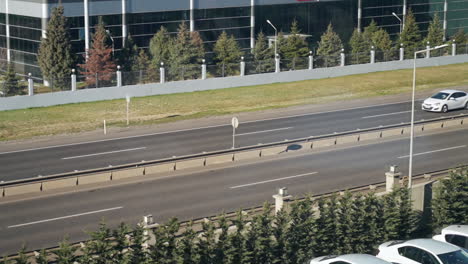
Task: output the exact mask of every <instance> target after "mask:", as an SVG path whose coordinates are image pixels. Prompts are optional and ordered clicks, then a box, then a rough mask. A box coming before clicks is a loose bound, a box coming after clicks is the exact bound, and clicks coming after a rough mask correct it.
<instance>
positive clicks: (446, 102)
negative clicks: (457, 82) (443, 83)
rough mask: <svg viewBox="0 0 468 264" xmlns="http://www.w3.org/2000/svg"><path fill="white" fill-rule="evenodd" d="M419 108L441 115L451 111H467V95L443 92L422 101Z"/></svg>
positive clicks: (461, 92)
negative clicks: (464, 109)
mask: <svg viewBox="0 0 468 264" xmlns="http://www.w3.org/2000/svg"><path fill="white" fill-rule="evenodd" d="M421 108H422V110H424V111H431V112H443V113H446V112H448V111H449V110H453V109H460V108H466V109H468V94H467V93H466V92H463V91H458V90H443V91H440V92H438V93H436V94H434V95H433V96H431V97H429V98H427V99H426V100H424V102H423V104H422V106H421Z"/></svg>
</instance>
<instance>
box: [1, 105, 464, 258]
mask: <svg viewBox="0 0 468 264" xmlns="http://www.w3.org/2000/svg"><path fill="white" fill-rule="evenodd" d="M344 114H346V113H344ZM294 124H296V123H294ZM257 128H258V127H257ZM467 142H468V136H467V130H466V129H463V130H457V131H446V132H444V133H441V134H433V135H425V136H419V137H417V138H416V139H415V148H414V153H415V156H414V173H415V174H421V173H425V172H430V171H435V170H439V169H442V168H450V167H453V166H456V165H459V164H466V163H467V162H468V156H467V155H466V153H467V151H468V143H467ZM408 145H409V139H407V138H406V139H395V140H392V141H386V142H379V143H376V144H362V145H357V146H348V147H345V148H339V149H338V148H336V149H330V150H326V151H322V152H312V151H303V152H296V153H292V154H285V155H280V156H275V157H273V158H269V159H267V158H265V159H262V160H260V162H258V161H256V162H253V161H251V162H246V163H233V164H231V165H229V167H220V168H213V167H212V168H208V169H206V170H204V171H198V172H192V173H190V172H173V173H172V174H171V175H172V176H170V177H167V178H160V179H151V180H147V181H144V182H139V183H128V184H122V185H119V186H113V187H106V188H100V189H96V190H92V191H81V192H75V193H69V194H59V195H54V196H49V197H42V198H37V199H30V200H23V201H16V202H0V234H1V235H0V255H4V254H10V253H14V252H17V251H18V249H19V248H20V247H21V245H22V244H23V243H26V245H27V246H28V248H29V249H37V248H42V247H51V246H55V245H57V242H58V241H60V240H61V239H62V238H63V237H64V236H65V235H66V234H68V235H69V236H70V240H71V241H79V240H84V239H86V238H87V236H86V234H85V233H84V232H83V230H95V229H96V228H97V224H98V223H99V221H101V220H102V219H105V221H106V222H107V223H108V224H110V225H111V226H115V225H117V224H118V223H119V222H121V221H125V222H127V223H131V224H135V223H137V222H138V221H140V220H141V217H142V216H143V215H146V214H152V215H153V216H154V219H155V221H156V222H159V223H162V222H164V221H165V220H167V219H168V218H170V217H172V216H176V217H178V218H179V219H183V220H188V219H191V218H199V217H203V216H209V215H216V214H219V213H221V212H222V211H226V212H229V211H235V210H237V209H239V208H246V207H253V206H258V205H261V204H262V203H263V202H265V201H270V202H272V201H273V199H272V197H271V195H273V194H274V193H275V192H276V190H277V188H280V187H288V189H289V192H290V194H292V195H295V196H297V195H303V194H306V193H314V194H320V193H324V192H329V191H334V190H338V189H345V188H349V187H352V186H356V185H367V184H372V183H375V182H382V181H384V172H385V170H386V168H388V167H387V166H388V165H391V164H396V165H399V166H400V168H401V170H402V171H403V172H406V171H407V167H408V166H407V163H408V158H407V157H406V155H407V154H408V152H409V147H408ZM181 173H182V174H181Z"/></svg>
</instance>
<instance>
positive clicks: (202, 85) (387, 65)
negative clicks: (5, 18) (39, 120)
mask: <svg viewBox="0 0 468 264" xmlns="http://www.w3.org/2000/svg"><path fill="white" fill-rule="evenodd" d="M465 62H468V55H457V56H443V57H434V58H429V59H418V61H417V66H418V67H430V66H440V65H448V64H456V63H465ZM412 67H413V60H404V61H391V62H381V63H374V64H370V63H369V64H359V65H350V66H345V67H333V68H318V69H312V70H298V71H288V72H280V73H265V74H256V75H246V76H236V77H224V78H212V79H211V78H210V79H206V80H188V81H177V82H167V83H154V84H142V85H130V86H122V87H111V88H97V89H83V90H78V91H63V92H54V93H46V94H37V95H33V96H13V97H1V98H0V111H3V110H13V109H24V108H32V107H44V106H53V105H61V104H71V103H82V102H94V101H103V100H113V99H123V98H125V97H126V96H131V97H143V96H151V95H161V94H173V93H187V92H194V91H205V90H216V89H225V88H232V87H242V86H251V85H261V84H271V83H282V82H293V81H303V80H313V79H323V78H331V77H339V76H345V75H353V74H363V73H370V72H379V71H391V70H399V69H410V68H412Z"/></svg>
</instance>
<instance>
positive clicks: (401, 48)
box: [400, 43, 405, 61]
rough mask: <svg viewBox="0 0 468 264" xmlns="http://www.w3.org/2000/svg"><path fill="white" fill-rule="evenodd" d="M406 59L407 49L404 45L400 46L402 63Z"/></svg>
mask: <svg viewBox="0 0 468 264" xmlns="http://www.w3.org/2000/svg"><path fill="white" fill-rule="evenodd" d="M404 59H405V48H404V47H403V43H401V44H400V61H402V60H404Z"/></svg>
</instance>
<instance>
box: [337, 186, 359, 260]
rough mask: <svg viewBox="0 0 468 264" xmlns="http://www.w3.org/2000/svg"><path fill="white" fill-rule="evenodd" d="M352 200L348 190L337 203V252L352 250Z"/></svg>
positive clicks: (349, 251)
mask: <svg viewBox="0 0 468 264" xmlns="http://www.w3.org/2000/svg"><path fill="white" fill-rule="evenodd" d="M353 211H354V208H353V200H352V195H351V193H350V192H345V194H344V195H343V196H341V197H340V199H339V204H338V211H337V216H338V219H337V220H338V226H337V234H336V235H337V236H338V239H337V242H338V248H337V250H338V254H351V253H352V252H353V246H354V245H353V243H354V237H353V235H354V234H353V233H352V231H353V230H354V228H355V227H354V219H353V218H352V216H353V215H354V213H353Z"/></svg>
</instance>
